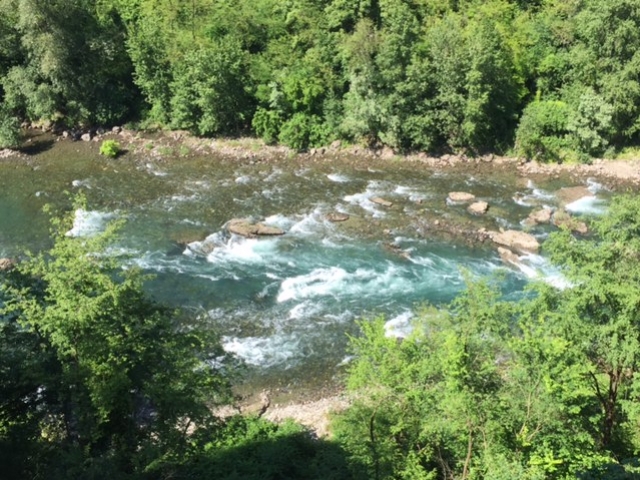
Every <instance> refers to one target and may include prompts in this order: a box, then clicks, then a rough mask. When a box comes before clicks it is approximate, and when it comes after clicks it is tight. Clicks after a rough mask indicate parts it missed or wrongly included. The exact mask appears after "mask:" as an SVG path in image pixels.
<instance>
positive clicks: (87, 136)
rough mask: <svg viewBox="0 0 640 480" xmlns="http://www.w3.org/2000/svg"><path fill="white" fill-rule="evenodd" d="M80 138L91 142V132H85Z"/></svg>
mask: <svg viewBox="0 0 640 480" xmlns="http://www.w3.org/2000/svg"><path fill="white" fill-rule="evenodd" d="M80 140H82V141H83V142H90V141H91V134H90V133H84V134H82V135H81V136H80Z"/></svg>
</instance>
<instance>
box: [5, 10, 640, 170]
mask: <svg viewBox="0 0 640 480" xmlns="http://www.w3.org/2000/svg"><path fill="white" fill-rule="evenodd" d="M639 32H640V2H639V1H638V0H488V1H485V0H353V1H347V0H287V1H281V0H251V1H249V0H189V1H173V0H99V1H95V0H50V1H46V2H42V1H40V0H1V1H0V96H1V97H2V108H1V110H0V143H1V144H3V145H4V146H12V145H16V144H17V143H18V142H19V135H18V134H19V126H20V124H21V123H22V122H28V123H29V124H36V125H43V126H51V125H65V126H67V127H83V128H92V127H93V128H95V127H96V126H103V127H105V126H111V125H116V124H123V123H126V122H128V123H130V124H131V125H133V126H135V127H137V128H144V129H157V128H163V129H183V130H189V131H191V132H192V133H193V134H196V135H200V136H237V135H254V136H257V137H260V138H262V139H264V140H265V141H266V142H267V143H280V144H284V145H288V146H290V147H293V148H295V149H298V150H304V149H307V148H309V147H315V146H321V145H327V144H329V143H331V142H332V141H335V140H337V139H339V140H342V141H344V142H352V143H357V144H364V145H367V146H374V147H379V146H383V145H384V146H388V147H391V148H393V149H394V150H395V151H398V152H405V151H418V150H419V151H428V152H433V153H444V152H454V153H460V152H464V153H467V154H477V153H486V152H497V153H501V154H509V155H514V156H521V157H525V158H529V159H537V160H548V161H588V160H589V158H593V157H594V156H595V157H597V156H614V155H616V154H618V153H620V152H623V151H624V150H625V149H628V148H633V147H634V146H635V145H637V143H638V139H639V137H640V133H639V131H640V111H639V108H640V107H639V106H640V61H639V59H638V55H639V53H638V52H639V51H640V33H639Z"/></svg>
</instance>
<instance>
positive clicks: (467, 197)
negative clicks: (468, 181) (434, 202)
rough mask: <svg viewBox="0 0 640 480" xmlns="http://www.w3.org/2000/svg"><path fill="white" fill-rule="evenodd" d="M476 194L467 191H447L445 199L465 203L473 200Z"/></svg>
mask: <svg viewBox="0 0 640 480" xmlns="http://www.w3.org/2000/svg"><path fill="white" fill-rule="evenodd" d="M475 198H476V196H475V195H474V194H472V193H467V192H449V195H448V196H447V199H448V200H449V201H450V202H461V203H466V202H470V201H472V200H474V199H475Z"/></svg>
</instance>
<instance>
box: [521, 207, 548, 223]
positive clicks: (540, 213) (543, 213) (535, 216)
mask: <svg viewBox="0 0 640 480" xmlns="http://www.w3.org/2000/svg"><path fill="white" fill-rule="evenodd" d="M552 215H553V210H552V209H551V208H547V207H544V208H542V209H540V210H536V211H535V212H531V213H530V214H529V216H528V217H527V220H526V221H525V223H526V224H527V225H540V224H546V223H551V216H552Z"/></svg>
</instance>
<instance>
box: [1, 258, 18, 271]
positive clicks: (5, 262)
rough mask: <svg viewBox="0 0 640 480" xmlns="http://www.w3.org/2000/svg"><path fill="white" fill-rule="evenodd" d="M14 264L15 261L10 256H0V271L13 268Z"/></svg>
mask: <svg viewBox="0 0 640 480" xmlns="http://www.w3.org/2000/svg"><path fill="white" fill-rule="evenodd" d="M15 266H16V262H15V261H14V260H11V259H10V258H0V272H8V271H9V270H13V269H14V267H15Z"/></svg>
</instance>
